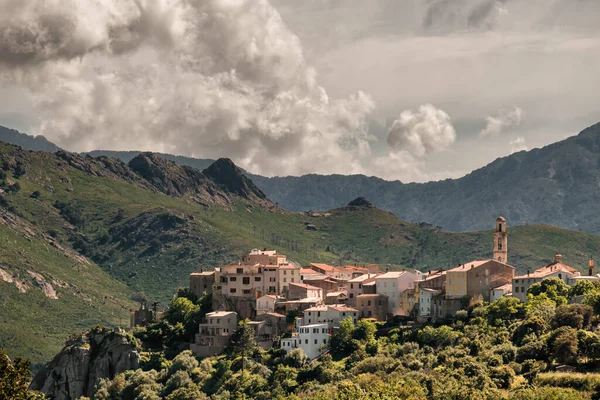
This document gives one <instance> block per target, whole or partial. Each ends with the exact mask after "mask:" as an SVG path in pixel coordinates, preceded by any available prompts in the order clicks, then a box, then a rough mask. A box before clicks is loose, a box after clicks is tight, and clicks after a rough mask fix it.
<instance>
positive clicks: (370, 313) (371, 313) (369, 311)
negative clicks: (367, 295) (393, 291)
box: [368, 247, 489, 317]
mask: <svg viewBox="0 0 600 400" xmlns="http://www.w3.org/2000/svg"><path fill="white" fill-rule="evenodd" d="M488 249H489V247H488ZM368 314H369V317H370V316H371V314H372V313H371V310H369V313H368Z"/></svg>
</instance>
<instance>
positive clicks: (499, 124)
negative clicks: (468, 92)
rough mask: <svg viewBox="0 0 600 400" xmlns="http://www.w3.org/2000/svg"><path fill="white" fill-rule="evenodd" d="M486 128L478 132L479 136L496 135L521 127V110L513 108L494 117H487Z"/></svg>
mask: <svg viewBox="0 0 600 400" xmlns="http://www.w3.org/2000/svg"><path fill="white" fill-rule="evenodd" d="M485 120H486V122H487V124H486V126H485V128H483V129H482V130H481V132H479V135H480V136H492V135H497V134H499V133H500V132H502V131H503V130H505V129H506V128H514V127H517V126H519V125H521V121H522V120H523V110H522V109H520V108H519V107H516V106H515V107H513V109H512V110H508V111H502V112H500V113H498V114H497V115H495V116H491V115H490V116H489V117H487V118H486V119H485Z"/></svg>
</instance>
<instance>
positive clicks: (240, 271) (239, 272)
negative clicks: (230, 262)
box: [235, 268, 244, 274]
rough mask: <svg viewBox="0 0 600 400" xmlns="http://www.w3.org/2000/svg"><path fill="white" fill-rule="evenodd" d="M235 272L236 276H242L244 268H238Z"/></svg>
mask: <svg viewBox="0 0 600 400" xmlns="http://www.w3.org/2000/svg"><path fill="white" fill-rule="evenodd" d="M235 272H236V273H237V274H243V273H244V268H238V269H236V270H235Z"/></svg>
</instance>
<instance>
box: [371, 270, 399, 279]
mask: <svg viewBox="0 0 600 400" xmlns="http://www.w3.org/2000/svg"><path fill="white" fill-rule="evenodd" d="M405 273H406V271H392V272H386V273H385V274H383V275H377V276H376V277H375V279H396V278H400V277H401V276H402V275H404V274H405Z"/></svg>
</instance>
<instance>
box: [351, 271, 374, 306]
mask: <svg viewBox="0 0 600 400" xmlns="http://www.w3.org/2000/svg"><path fill="white" fill-rule="evenodd" d="M376 276H377V274H370V273H367V274H363V275H360V276H357V277H356V278H352V279H350V280H349V281H348V282H346V290H347V291H348V305H349V306H355V305H356V298H357V297H358V295H360V294H363V293H364V291H363V285H364V284H365V283H369V282H375V277H376Z"/></svg>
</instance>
